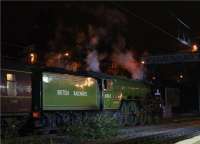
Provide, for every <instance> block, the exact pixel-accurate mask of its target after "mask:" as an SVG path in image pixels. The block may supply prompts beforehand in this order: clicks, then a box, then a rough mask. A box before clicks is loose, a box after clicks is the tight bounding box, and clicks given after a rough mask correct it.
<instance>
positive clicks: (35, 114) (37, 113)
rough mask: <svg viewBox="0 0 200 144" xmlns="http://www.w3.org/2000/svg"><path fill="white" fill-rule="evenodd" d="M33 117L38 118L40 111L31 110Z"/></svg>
mask: <svg viewBox="0 0 200 144" xmlns="http://www.w3.org/2000/svg"><path fill="white" fill-rule="evenodd" d="M32 117H33V118H40V112H32Z"/></svg>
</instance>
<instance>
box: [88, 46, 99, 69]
mask: <svg viewBox="0 0 200 144" xmlns="http://www.w3.org/2000/svg"><path fill="white" fill-rule="evenodd" d="M86 62H87V64H88V68H87V70H91V71H95V72H99V71H100V69H99V60H98V55H97V52H96V50H94V51H92V52H90V53H89V54H88V55H87V57H86Z"/></svg>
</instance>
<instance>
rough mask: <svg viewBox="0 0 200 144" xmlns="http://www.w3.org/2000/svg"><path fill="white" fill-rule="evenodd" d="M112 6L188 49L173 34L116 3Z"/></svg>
mask: <svg viewBox="0 0 200 144" xmlns="http://www.w3.org/2000/svg"><path fill="white" fill-rule="evenodd" d="M112 4H113V5H115V6H116V7H117V8H118V9H120V10H122V11H124V12H126V13H128V14H130V15H132V16H133V17H135V18H137V19H139V20H140V21H142V22H144V23H146V24H148V25H151V26H152V27H153V28H155V29H157V30H158V31H160V32H162V33H164V34H165V35H167V36H169V37H171V38H172V39H174V40H176V41H178V42H180V43H181V44H184V45H186V46H188V47H190V46H189V45H188V44H185V43H182V42H181V41H180V39H178V38H177V37H176V36H174V35H173V34H171V33H169V32H168V31H166V30H165V29H163V28H162V27H160V26H158V25H156V24H154V23H152V22H150V21H149V20H147V19H145V18H143V17H141V16H139V15H137V14H135V13H134V12H133V11H132V10H130V9H128V8H123V7H122V6H119V5H118V4H116V3H114V2H113V3H112Z"/></svg>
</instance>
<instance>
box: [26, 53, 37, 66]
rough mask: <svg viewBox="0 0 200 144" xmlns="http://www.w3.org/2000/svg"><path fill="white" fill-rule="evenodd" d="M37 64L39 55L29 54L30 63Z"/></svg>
mask: <svg viewBox="0 0 200 144" xmlns="http://www.w3.org/2000/svg"><path fill="white" fill-rule="evenodd" d="M36 62H37V54H36V53H34V52H31V53H29V55H28V63H29V64H35V63H36Z"/></svg>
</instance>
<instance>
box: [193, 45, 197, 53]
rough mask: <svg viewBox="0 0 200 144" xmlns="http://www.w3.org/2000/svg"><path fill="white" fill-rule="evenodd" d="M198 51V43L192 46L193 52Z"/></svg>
mask: <svg viewBox="0 0 200 144" xmlns="http://www.w3.org/2000/svg"><path fill="white" fill-rule="evenodd" d="M197 51H198V46H197V45H196V44H194V45H193V46H192V52H197Z"/></svg>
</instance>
